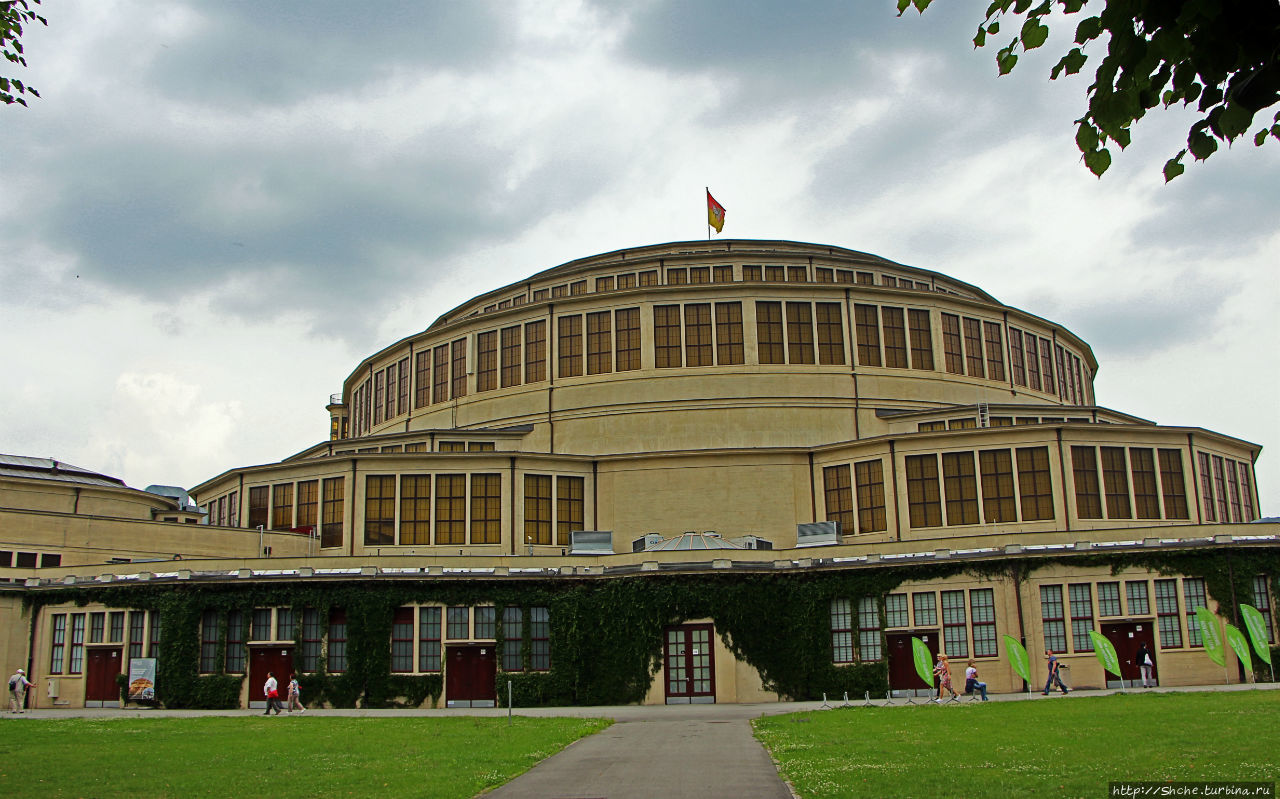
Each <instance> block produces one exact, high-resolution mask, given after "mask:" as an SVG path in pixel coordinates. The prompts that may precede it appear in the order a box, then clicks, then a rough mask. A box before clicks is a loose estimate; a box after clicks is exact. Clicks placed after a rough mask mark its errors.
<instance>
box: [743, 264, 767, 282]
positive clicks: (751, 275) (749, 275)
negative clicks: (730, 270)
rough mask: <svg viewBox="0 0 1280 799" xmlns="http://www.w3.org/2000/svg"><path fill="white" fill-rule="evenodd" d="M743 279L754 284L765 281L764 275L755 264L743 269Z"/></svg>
mask: <svg viewBox="0 0 1280 799" xmlns="http://www.w3.org/2000/svg"><path fill="white" fill-rule="evenodd" d="M742 279H743V280H749V281H752V282H758V281H761V280H764V274H763V273H762V272H761V271H760V267H759V266H757V265H755V264H747V265H746V266H743V267H742Z"/></svg>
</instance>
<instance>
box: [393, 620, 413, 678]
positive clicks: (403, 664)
mask: <svg viewBox="0 0 1280 799" xmlns="http://www.w3.org/2000/svg"><path fill="white" fill-rule="evenodd" d="M391 671H392V673H401V674H403V673H404V672H409V671H413V608H396V610H395V613H394V614H393V615H392V617H391Z"/></svg>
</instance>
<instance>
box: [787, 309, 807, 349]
mask: <svg viewBox="0 0 1280 799" xmlns="http://www.w3.org/2000/svg"><path fill="white" fill-rule="evenodd" d="M787 362H788V363H813V306H812V305H810V304H809V303H807V302H789V303H787Z"/></svg>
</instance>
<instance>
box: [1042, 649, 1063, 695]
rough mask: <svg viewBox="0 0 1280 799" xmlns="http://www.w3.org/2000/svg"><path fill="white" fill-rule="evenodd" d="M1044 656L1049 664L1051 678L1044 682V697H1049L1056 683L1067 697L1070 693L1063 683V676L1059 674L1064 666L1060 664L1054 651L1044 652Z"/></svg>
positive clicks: (1047, 650)
mask: <svg viewBox="0 0 1280 799" xmlns="http://www.w3.org/2000/svg"><path fill="white" fill-rule="evenodd" d="M1044 656H1045V659H1046V661H1047V662H1048V664H1049V677H1048V679H1046V680H1045V682H1044V691H1043V692H1042V693H1043V695H1044V696H1048V695H1049V692H1050V691H1052V690H1053V686H1054V684H1055V683H1056V684H1057V686H1058V687H1059V688H1061V689H1062V693H1063V695H1066V694H1067V693H1068V690H1067V686H1066V683H1064V682H1063V681H1062V674H1061V673H1060V672H1059V669H1061V668H1062V664H1061V663H1059V662H1058V658H1057V657H1055V656H1054V654H1053V650H1052V649H1046V650H1045V651H1044Z"/></svg>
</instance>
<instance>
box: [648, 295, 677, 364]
mask: <svg viewBox="0 0 1280 799" xmlns="http://www.w3.org/2000/svg"><path fill="white" fill-rule="evenodd" d="M653 364H654V366H656V367H657V368H659V369H671V368H676V367H679V366H681V365H682V363H681V360H680V306H679V305H655V306H653Z"/></svg>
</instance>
